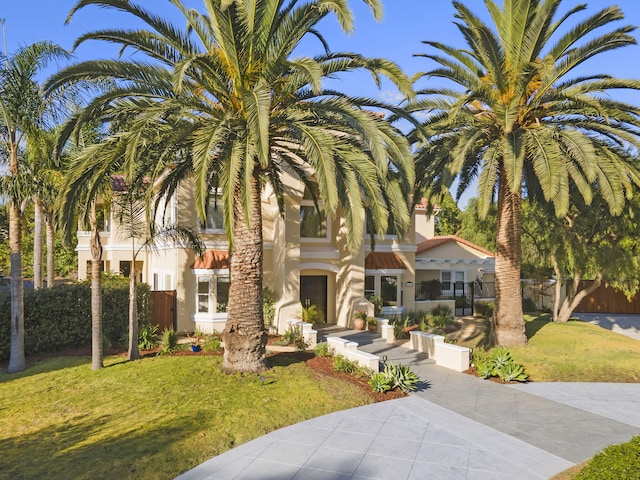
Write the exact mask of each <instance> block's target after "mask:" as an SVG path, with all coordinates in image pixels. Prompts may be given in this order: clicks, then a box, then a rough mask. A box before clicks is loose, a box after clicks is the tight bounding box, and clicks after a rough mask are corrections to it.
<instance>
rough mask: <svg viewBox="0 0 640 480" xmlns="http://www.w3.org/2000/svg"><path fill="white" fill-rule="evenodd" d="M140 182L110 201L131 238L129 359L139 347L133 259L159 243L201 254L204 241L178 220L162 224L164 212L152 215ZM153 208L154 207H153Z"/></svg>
mask: <svg viewBox="0 0 640 480" xmlns="http://www.w3.org/2000/svg"><path fill="white" fill-rule="evenodd" d="M145 197H146V195H145V193H144V191H143V190H142V185H131V186H128V187H127V190H126V191H125V192H114V196H113V198H112V205H113V207H114V213H115V215H116V218H117V219H118V223H117V225H118V228H119V230H120V232H121V233H122V236H123V238H124V239H126V240H129V241H130V242H131V268H130V270H129V347H128V354H127V355H128V358H129V360H137V359H138V358H140V352H139V350H138V306H137V293H136V283H137V280H136V273H137V272H136V260H137V258H138V255H139V253H140V252H141V251H146V250H148V249H153V248H154V247H155V246H156V245H158V244H159V243H163V244H172V245H175V246H178V247H183V248H193V249H194V250H195V252H196V254H197V255H203V254H204V245H203V244H202V242H201V241H200V239H199V237H198V234H197V233H196V232H194V231H192V230H191V229H190V228H188V227H185V226H182V225H179V224H168V225H167V224H165V222H164V220H163V213H164V212H157V214H156V215H153V216H152V217H151V218H150V217H149V215H148V211H149V210H148V208H147V207H148V205H147V203H146V202H145V201H144V200H145ZM154 211H155V209H154Z"/></svg>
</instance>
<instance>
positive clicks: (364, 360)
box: [327, 337, 380, 372]
mask: <svg viewBox="0 0 640 480" xmlns="http://www.w3.org/2000/svg"><path fill="white" fill-rule="evenodd" d="M327 344H328V345H329V348H331V349H332V350H333V352H334V354H335V355H342V356H343V357H345V358H347V359H348V360H351V361H352V362H358V364H360V365H362V366H363V367H366V368H370V369H371V370H373V371H374V372H379V371H380V357H379V356H378V355H374V354H373V353H367V352H362V351H360V350H358V343H357V342H352V341H351V340H346V339H344V338H340V337H327Z"/></svg>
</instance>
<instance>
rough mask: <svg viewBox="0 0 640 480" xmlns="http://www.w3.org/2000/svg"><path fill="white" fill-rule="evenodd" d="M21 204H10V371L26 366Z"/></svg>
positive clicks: (18, 370)
mask: <svg viewBox="0 0 640 480" xmlns="http://www.w3.org/2000/svg"><path fill="white" fill-rule="evenodd" d="M21 223H22V222H21V218H20V205H19V204H18V203H17V202H16V201H15V200H13V201H11V204H10V205H9V252H10V262H11V263H10V264H11V351H10V354H9V366H8V368H7V371H8V372H9V373H14V372H21V371H22V370H24V369H25V368H26V361H25V358H24V284H23V278H22V238H21V237H22V226H21Z"/></svg>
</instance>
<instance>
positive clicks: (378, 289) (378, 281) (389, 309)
mask: <svg viewBox="0 0 640 480" xmlns="http://www.w3.org/2000/svg"><path fill="white" fill-rule="evenodd" d="M405 273H406V271H405V270H400V269H389V270H365V277H370V276H372V277H374V286H375V287H374V289H375V292H374V295H375V296H376V297H380V298H382V277H396V281H397V285H396V305H386V306H385V305H383V314H387V313H402V312H403V311H404V305H403V301H404V300H403V298H402V280H403V276H404V274H405ZM365 281H366V280H365ZM366 292H367V293H369V292H370V290H367V291H366Z"/></svg>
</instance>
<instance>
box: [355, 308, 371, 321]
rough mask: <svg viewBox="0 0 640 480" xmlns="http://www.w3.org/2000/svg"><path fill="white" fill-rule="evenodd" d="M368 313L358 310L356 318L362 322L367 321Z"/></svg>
mask: <svg viewBox="0 0 640 480" xmlns="http://www.w3.org/2000/svg"><path fill="white" fill-rule="evenodd" d="M367 316H368V314H367V311H366V310H357V311H356V318H359V319H360V320H366V319H367Z"/></svg>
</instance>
